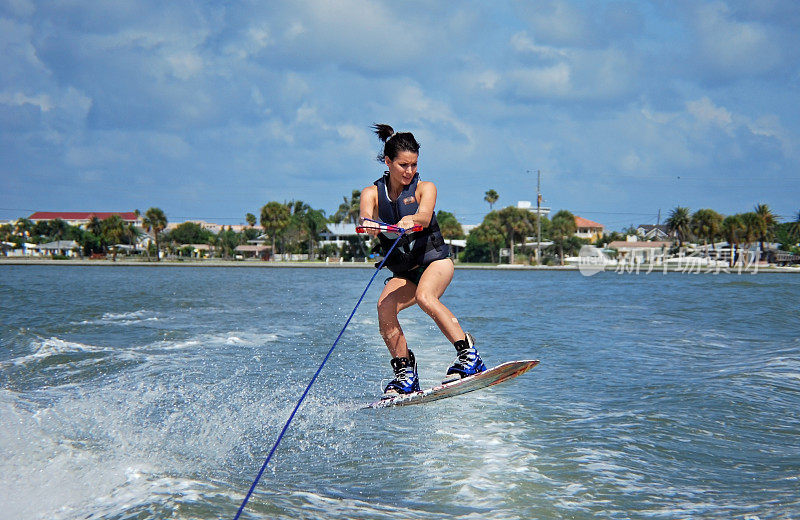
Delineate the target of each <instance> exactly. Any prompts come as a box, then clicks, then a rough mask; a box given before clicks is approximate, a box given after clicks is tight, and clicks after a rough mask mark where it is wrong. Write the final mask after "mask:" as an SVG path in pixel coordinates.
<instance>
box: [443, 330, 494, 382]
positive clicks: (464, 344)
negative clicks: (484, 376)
mask: <svg viewBox="0 0 800 520" xmlns="http://www.w3.org/2000/svg"><path fill="white" fill-rule="evenodd" d="M454 345H455V347H456V350H457V351H458V356H457V357H456V360H455V362H454V363H453V365H452V366H451V367H450V368H448V369H447V375H446V376H445V378H444V381H442V384H446V383H452V382H453V381H458V380H459V379H463V378H465V377H469V376H474V375H475V374H479V373H481V372H483V371H485V370H486V365H484V364H483V360H482V359H481V356H480V355H479V354H478V351H477V350H476V349H475V338H473V337H472V334H470V333H469V332H467V334H466V337H465V338H464V339H462V340H461V341H456V342H455V343H454Z"/></svg>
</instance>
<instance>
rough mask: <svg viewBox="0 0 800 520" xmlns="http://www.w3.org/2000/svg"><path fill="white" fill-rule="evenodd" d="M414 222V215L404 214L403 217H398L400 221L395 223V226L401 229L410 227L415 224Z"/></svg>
mask: <svg viewBox="0 0 800 520" xmlns="http://www.w3.org/2000/svg"><path fill="white" fill-rule="evenodd" d="M415 225H416V224H414V216H413V215H406V216H405V217H403V218H401V219H400V222H398V223H397V227H399V228H403V229H406V230H408V229H411V228H413V227H414V226H415Z"/></svg>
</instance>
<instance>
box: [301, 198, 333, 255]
mask: <svg viewBox="0 0 800 520" xmlns="http://www.w3.org/2000/svg"><path fill="white" fill-rule="evenodd" d="M303 223H304V224H305V227H306V230H307V231H308V259H309V260H314V243H316V241H317V239H318V238H319V234H320V232H322V231H323V230H324V229H325V226H326V225H327V224H328V219H327V218H326V217H325V212H324V211H323V210H320V209H309V210H308V211H306V213H305V215H303Z"/></svg>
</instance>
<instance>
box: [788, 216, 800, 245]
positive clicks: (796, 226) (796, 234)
mask: <svg viewBox="0 0 800 520" xmlns="http://www.w3.org/2000/svg"><path fill="white" fill-rule="evenodd" d="M789 235H790V236H791V237H792V238H793V239H794V240H796V241H797V240H800V211H798V212H797V217H796V218H795V219H794V222H790V223H789Z"/></svg>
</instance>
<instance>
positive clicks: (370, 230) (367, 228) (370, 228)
mask: <svg viewBox="0 0 800 520" xmlns="http://www.w3.org/2000/svg"><path fill="white" fill-rule="evenodd" d="M361 226H362V227H363V228H364V232H365V233H366V234H368V235H369V236H372V237H376V236H378V235H379V234H380V232H381V230H380V228H379V227H378V224H376V223H375V222H372V221H370V220H366V219H365V218H364V217H361Z"/></svg>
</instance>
